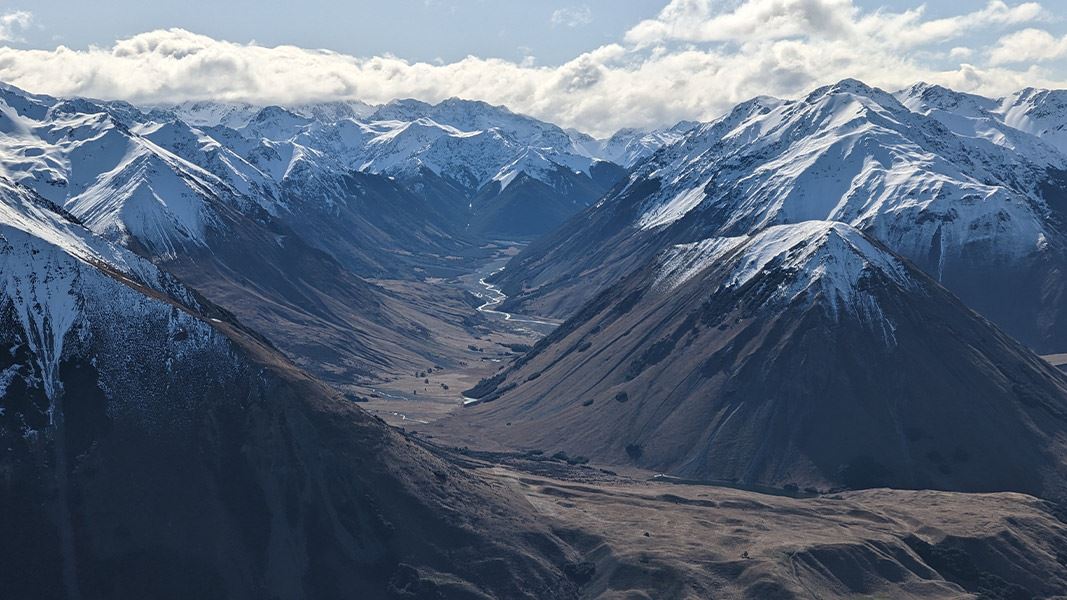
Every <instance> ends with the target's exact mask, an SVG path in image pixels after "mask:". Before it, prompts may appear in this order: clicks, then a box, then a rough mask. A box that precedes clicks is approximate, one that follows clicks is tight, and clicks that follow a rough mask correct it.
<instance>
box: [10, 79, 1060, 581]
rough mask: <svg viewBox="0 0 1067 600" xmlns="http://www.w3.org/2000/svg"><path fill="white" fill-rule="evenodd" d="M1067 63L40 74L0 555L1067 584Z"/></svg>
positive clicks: (348, 570) (89, 561)
mask: <svg viewBox="0 0 1067 600" xmlns="http://www.w3.org/2000/svg"><path fill="white" fill-rule="evenodd" d="M1058 98H1059V97H1058V96H1055V95H1049V94H1035V93H1032V90H1031V91H1020V92H1018V93H1015V94H1011V95H1008V96H1005V97H1003V98H997V99H992V98H982V97H977V96H973V95H969V94H963V93H959V92H954V91H952V90H948V89H946V88H941V87H937V86H931V85H926V84H917V85H914V86H911V87H908V88H905V89H902V90H899V91H897V92H892V93H890V92H886V91H884V90H882V89H879V88H876V87H872V86H869V85H867V84H865V83H863V82H860V81H858V80H854V79H845V80H841V81H839V82H838V83H836V84H831V85H824V86H821V87H818V88H815V89H813V90H810V91H808V92H807V94H806V95H804V96H802V97H798V98H795V99H777V98H771V97H767V96H760V97H757V98H753V99H751V100H748V101H746V102H742V103H740V104H737V105H736V106H734V107H733V108H732V109H731V110H730V111H728V112H727V113H726V114H724V115H722V116H721V117H719V118H716V119H714V120H712V121H709V122H704V123H697V122H692V121H682V122H679V123H677V124H676V125H673V126H669V127H662V128H658V129H648V130H639V129H623V130H620V131H618V132H617V133H615V134H614V135H611V136H610V137H605V138H601V139H597V138H594V137H592V136H589V135H587V134H584V133H582V132H580V131H577V130H573V129H563V128H562V127H560V126H557V125H555V124H553V123H549V122H546V121H540V120H538V119H534V118H532V117H529V116H526V115H522V114H518V113H515V112H512V111H511V110H509V109H508V108H506V107H503V106H494V105H491V104H488V103H485V102H479V101H470V100H462V99H458V98H447V99H444V100H441V101H439V102H437V103H427V102H422V101H419V100H414V99H396V100H392V101H390V102H387V103H385V104H382V105H379V106H372V105H369V104H363V103H355V102H353V103H332V104H331V103H324V104H298V105H293V106H277V105H269V106H252V105H243V104H235V103H224V102H219V103H211V102H194V103H170V104H159V105H152V106H135V105H133V104H128V103H125V102H121V101H104V100H93V99H87V98H58V97H52V96H47V95H39V94H32V93H29V92H25V91H23V90H19V89H18V88H14V87H11V86H0V133H3V135H2V136H0V167H2V169H3V170H2V172H0V301H2V302H0V324H2V325H3V327H0V342H3V343H2V344H0V444H2V445H0V449H2V450H3V452H2V453H0V501H2V502H3V505H4V506H5V507H10V510H8V511H0V533H3V534H4V535H2V536H0V564H5V565H7V564H12V565H14V566H15V568H13V569H5V570H4V571H3V572H0V596H3V597H7V596H9V595H10V596H11V597H44V598H75V597H86V598H108V597H205V598H250V599H251V598H259V597H274V596H276V597H279V598H285V599H288V598H305V597H307V598H316V599H317V598H323V599H331V600H332V599H333V598H344V597H352V596H355V597H368V598H379V597H381V598H390V599H404V600H420V599H422V598H432V599H441V598H445V599H453V598H455V599H460V600H468V599H470V600H473V599H478V600H486V599H494V600H512V599H519V600H540V599H542V598H553V599H556V598H560V599H578V598H583V599H584V598H590V599H591V598H610V599H615V598H620V599H621V598H686V599H689V598H707V597H724V598H824V597H827V598H828V597H878V598H881V597H892V598H898V597H899V598H982V599H987V598H989V599H1003V600H1008V599H1011V600H1014V599H1016V598H1020V599H1021V598H1030V597H1062V596H1067V577H1065V576H1063V572H1064V569H1065V568H1067V508H1065V507H1067V375H1065V374H1064V372H1063V366H1064V364H1065V355H1064V354H1062V352H1064V351H1065V350H1067V310H1065V308H1064V306H1065V304H1064V303H1063V298H1064V297H1067V296H1065V295H1067V277H1065V275H1064V274H1065V273H1067V223H1065V222H1064V220H1063V217H1062V214H1061V213H1062V207H1061V203H1062V201H1063V198H1065V197H1067V196H1065V194H1067V184H1065V183H1064V182H1065V181H1067V179H1064V178H1063V177H1062V173H1063V172H1067V154H1064V151H1063V149H1062V148H1061V147H1060V146H1059V145H1058V144H1060V143H1061V142H1062V140H1061V136H1060V135H1059V134H1058V133H1057V131H1059V129H1055V130H1054V129H1053V126H1056V127H1058V126H1060V125H1062V122H1063V121H1064V120H1065V119H1067V110H1065V111H1063V114H1062V115H1061V116H1060V117H1056V116H1055V115H1056V114H1058V113H1057V112H1056V111H1057V110H1059V107H1061V105H1064V106H1067V104H1063V103H1061V102H1060V101H1059V99H1058ZM1050 114H1052V115H1053V117H1049V115H1050ZM1056 119H1059V121H1057V120H1056ZM1050 120H1051V122H1052V123H1053V126H1048V125H1046V123H1047V122H1049V121H1050ZM1057 123H1058V124H1059V125H1057ZM1039 353H1040V354H1039ZM40 565H47V567H40ZM8 589H11V590H14V591H15V592H14V593H13V594H5V593H3V592H5V591H7V590H8ZM160 590H166V591H165V592H161V591H160ZM267 592H269V593H267Z"/></svg>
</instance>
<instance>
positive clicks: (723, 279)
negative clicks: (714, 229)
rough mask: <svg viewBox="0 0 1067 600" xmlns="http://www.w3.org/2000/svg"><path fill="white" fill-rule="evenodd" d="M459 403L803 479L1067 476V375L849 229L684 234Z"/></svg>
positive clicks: (589, 443)
mask: <svg viewBox="0 0 1067 600" xmlns="http://www.w3.org/2000/svg"><path fill="white" fill-rule="evenodd" d="M466 395H467V396H471V397H476V398H481V400H482V401H481V403H480V404H479V405H476V406H474V407H472V408H470V409H469V410H465V411H463V412H462V413H461V414H459V415H458V416H457V417H455V418H456V419H459V420H463V421H467V422H470V423H472V424H475V425H477V426H481V427H485V428H487V429H488V430H490V431H496V432H498V435H499V436H501V438H502V439H505V438H506V439H507V440H508V441H509V442H510V443H518V444H520V445H521V446H522V447H523V448H529V449H539V450H543V451H545V452H546V453H548V454H552V453H555V452H557V451H563V452H565V453H566V454H568V455H569V456H572V457H573V456H584V457H588V458H591V459H594V460H600V461H608V462H612V463H616V464H635V465H639V466H641V467H644V468H648V469H651V470H655V471H660V472H666V473H670V474H674V475H680V476H684V477H691V478H697V479H705V480H718V481H726V482H732V483H738V484H745V485H762V486H772V487H777V488H783V487H792V488H793V489H797V488H800V489H803V488H811V489H818V490H827V489H835V488H842V487H847V488H864V487H882V486H888V487H897V488H919V489H947V490H960V491H972V492H975V491H1020V492H1025V493H1030V494H1037V495H1045V496H1051V497H1060V496H1062V495H1063V494H1064V492H1065V491H1067V487H1065V483H1067V472H1065V471H1064V468H1063V465H1064V456H1065V454H1064V452H1065V451H1067V447H1065V446H1064V444H1065V442H1067V380H1065V379H1064V378H1063V376H1062V374H1061V373H1059V372H1058V371H1056V370H1055V369H1053V368H1052V367H1051V366H1050V365H1048V364H1046V363H1045V362H1044V361H1042V360H1041V359H1040V358H1038V357H1037V356H1035V355H1034V354H1032V353H1031V352H1030V351H1028V350H1026V349H1025V348H1023V347H1022V346H1020V345H1019V344H1018V343H1016V342H1015V341H1014V340H1012V339H1011V338H1009V337H1008V336H1006V335H1004V334H1003V333H1001V332H1000V331H999V330H997V329H996V328H995V327H993V326H992V325H991V324H989V323H988V322H987V321H985V320H983V319H982V318H980V317H978V316H977V315H975V314H974V313H972V312H971V311H969V310H968V309H967V308H965V307H964V306H963V305H961V304H960V303H959V301H958V300H956V299H955V298H954V297H953V296H952V295H951V294H950V293H948V292H947V291H946V290H945V289H944V288H942V287H941V286H940V285H938V284H937V283H936V282H935V281H933V280H932V279H930V278H929V277H927V276H926V275H924V274H922V273H921V272H919V271H918V270H916V269H915V268H914V267H913V266H911V265H909V264H908V263H906V262H905V261H903V260H902V259H900V258H898V257H897V256H895V255H894V254H892V253H891V252H890V251H888V250H887V249H886V248H885V247H884V246H882V245H881V244H879V243H877V242H873V241H871V239H870V238H868V237H866V236H865V235H864V234H862V233H861V232H859V231H858V230H856V229H854V228H852V227H851V226H849V225H846V224H843V223H839V222H827V221H808V222H801V223H798V224H793V225H777V226H771V227H769V228H766V229H763V230H761V231H760V232H759V233H757V234H755V235H753V236H741V237H725V238H709V239H707V240H703V241H701V242H697V243H693V244H686V245H680V246H675V247H673V248H672V249H670V250H669V251H667V252H666V253H665V254H664V255H662V256H661V257H660V258H659V259H657V260H656V261H653V262H652V263H651V264H649V265H646V266H645V267H643V268H641V269H639V270H638V271H637V272H636V273H635V274H633V275H631V276H629V277H627V278H625V279H624V280H623V281H622V282H621V283H619V284H617V285H616V286H613V287H611V288H609V289H608V290H607V291H605V292H603V293H602V294H600V295H598V296H597V297H596V298H595V299H594V300H593V301H591V302H590V303H589V304H587V305H586V306H585V307H583V308H582V309H581V310H580V311H579V312H578V313H577V314H576V315H575V316H574V317H572V318H571V319H570V320H569V321H567V322H566V323H565V324H564V325H563V326H561V327H560V328H559V329H558V330H557V331H556V332H554V333H553V334H552V335H550V336H549V337H548V338H546V340H545V341H544V342H542V343H541V344H539V345H538V346H537V347H536V348H535V350H534V351H533V352H531V353H530V354H528V355H526V356H524V357H523V358H522V359H520V360H518V361H517V362H516V363H514V364H513V366H511V367H510V368H509V369H508V370H506V371H504V372H502V373H501V374H500V375H499V376H497V377H494V378H493V379H491V380H487V381H485V382H483V384H481V385H479V386H478V387H476V388H475V389H473V390H470V391H468V392H466Z"/></svg>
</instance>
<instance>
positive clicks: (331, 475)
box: [0, 267, 575, 599]
mask: <svg viewBox="0 0 1067 600" xmlns="http://www.w3.org/2000/svg"><path fill="white" fill-rule="evenodd" d="M83 268H85V269H88V267H83ZM90 273H91V271H89V270H87V271H86V272H85V273H84V275H83V277H86V278H88V277H94V276H95V275H91V274H90ZM101 277H105V278H104V279H102V280H101V281H102V282H103V283H100V284H99V285H100V286H102V287H101V288H94V289H103V290H105V291H106V294H104V297H106V298H107V301H106V302H105V301H103V300H102V299H101V297H93V296H89V295H84V296H83V299H82V301H81V302H82V304H81V310H82V311H84V312H83V314H84V315H85V318H84V319H81V320H79V321H78V324H77V325H76V326H75V327H74V328H73V329H72V330H71V331H70V332H69V333H68V334H67V335H66V336H65V344H64V348H63V354H62V361H61V363H60V366H59V369H58V375H57V383H58V387H57V390H58V391H57V392H56V393H54V394H53V395H52V396H51V397H49V395H48V394H47V393H46V391H45V388H44V386H43V384H42V379H43V378H44V377H46V376H47V375H46V374H45V373H43V372H42V370H41V367H40V366H39V365H40V364H42V362H41V360H40V357H37V356H35V355H34V354H33V352H31V351H30V350H28V345H27V343H26V340H27V336H28V335H29V334H28V333H27V332H26V331H25V330H24V329H23V327H22V325H21V323H20V321H19V320H18V318H16V316H15V314H14V313H13V311H12V308H11V307H12V305H11V304H10V303H6V304H5V305H4V309H3V310H4V311H5V312H4V315H3V318H4V322H3V327H0V346H2V347H3V348H4V350H3V351H0V366H2V367H3V369H4V371H3V372H4V373H5V375H4V377H5V381H7V386H6V388H5V393H4V394H3V397H2V401H0V407H2V408H3V410H2V411H0V449H2V454H0V504H2V506H3V507H4V510H3V511H0V561H3V563H4V564H5V565H7V567H5V569H3V572H2V573H0V590H3V595H4V596H5V597H13V598H21V597H34V598H64V597H66V598H70V597H81V598H126V597H153V598H189V597H197V598H264V597H275V598H348V597H360V598H386V597H400V598H404V597H419V598H422V597H442V598H453V597H454V598H464V597H477V598H485V597H492V598H530V599H534V598H543V597H562V598H567V597H573V596H574V595H575V585H574V583H572V582H571V580H570V579H568V577H567V576H566V575H565V574H564V572H563V568H564V567H565V566H566V565H568V564H570V563H571V562H574V561H573V558H572V557H571V556H570V554H571V551H570V550H569V549H567V547H566V546H565V545H564V544H563V543H562V542H560V541H559V540H557V539H556V538H555V537H554V536H553V535H552V534H551V533H550V532H549V531H548V530H547V528H545V527H543V526H542V525H540V524H539V523H538V522H537V521H536V520H535V519H534V518H533V517H532V515H531V514H529V513H527V512H526V510H525V509H524V508H523V507H522V506H521V505H514V503H513V499H512V498H511V497H510V496H509V495H508V494H507V493H505V492H503V491H501V490H498V489H493V488H489V487H488V486H485V485H484V484H482V483H479V482H477V481H475V480H474V479H473V478H471V477H470V476H469V475H467V474H466V473H465V472H463V471H462V470H461V469H459V468H457V467H455V466H454V465H452V464H449V463H447V462H444V461H442V460H441V459H439V458H437V457H435V456H433V455H432V454H430V453H428V452H426V451H424V450H423V449H422V448H421V447H419V446H417V445H416V444H414V443H412V442H411V441H409V440H408V439H406V438H404V437H402V436H400V435H398V434H396V433H394V432H392V431H391V430H390V429H389V428H388V427H386V426H385V425H384V424H382V423H381V422H379V421H378V420H376V419H374V418H372V417H370V416H369V415H367V414H366V413H365V412H363V411H362V410H360V409H359V408H357V407H355V406H354V405H353V404H352V403H350V402H348V401H345V400H344V399H342V398H339V397H337V396H336V395H335V394H333V393H332V392H330V391H328V390H327V389H326V388H325V387H324V386H322V385H321V384H319V383H317V382H316V381H314V380H312V379H311V378H309V377H308V376H306V375H304V374H303V373H301V372H300V371H298V370H296V369H295V368H294V367H292V366H291V365H290V363H288V362H287V361H286V360H285V359H284V358H281V356H280V355H279V354H278V353H277V351H276V350H274V349H273V348H271V347H270V346H268V345H267V344H266V343H265V342H263V341H262V340H261V339H260V338H258V337H256V336H255V335H254V334H251V333H250V332H248V331H247V330H245V329H243V328H242V327H241V326H240V325H237V324H236V323H235V322H232V321H230V320H228V317H226V315H225V313H222V312H221V311H217V310H216V309H213V308H210V307H205V308H195V307H190V306H187V305H184V304H182V303H180V302H178V301H175V300H173V299H170V298H167V297H165V296H159V295H158V294H157V295H156V296H155V297H151V298H150V297H146V296H143V295H141V293H140V292H135V291H134V290H132V289H130V288H128V287H126V285H124V284H122V283H119V282H118V281H112V282H111V283H107V281H108V280H107V279H106V276H101ZM205 306H206V305H205ZM131 307H132V308H131ZM207 314H210V315H213V316H212V317H208V316H206V315H207ZM209 318H210V319H212V322H213V325H208V323H207V322H206V321H207V320H208V319H209ZM48 327H50V325H48V324H45V325H44V328H45V329H47V328H48Z"/></svg>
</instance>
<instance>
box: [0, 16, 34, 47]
mask: <svg viewBox="0 0 1067 600" xmlns="http://www.w3.org/2000/svg"><path fill="white" fill-rule="evenodd" d="M32 21H33V14H32V13H30V12H28V11H25V10H16V11H13V12H9V13H5V14H2V15H0V42H13V41H18V39H19V32H20V31H22V30H23V29H26V28H27V27H29V25H30V23H31V22H32Z"/></svg>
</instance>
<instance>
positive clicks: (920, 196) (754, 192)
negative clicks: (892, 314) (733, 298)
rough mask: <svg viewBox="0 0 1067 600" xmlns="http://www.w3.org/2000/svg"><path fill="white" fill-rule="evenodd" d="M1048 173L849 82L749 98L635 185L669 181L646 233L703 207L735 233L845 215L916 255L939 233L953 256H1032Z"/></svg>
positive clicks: (654, 199)
mask: <svg viewBox="0 0 1067 600" xmlns="http://www.w3.org/2000/svg"><path fill="white" fill-rule="evenodd" d="M1023 135H1025V134H1022V133H1020V134H1019V136H1023ZM1031 146H1032V147H1035V148H1039V149H1041V148H1046V147H1045V146H1044V145H1042V144H1039V143H1034V144H1031ZM1019 147H1021V146H1017V147H1016V148H1019ZM1043 156H1045V157H1046V158H1047V155H1043ZM1047 163H1048V160H1045V161H1043V164H1047ZM1041 168H1042V167H1040V166H1039V163H1038V162H1036V160H1029V159H1028V157H1025V156H1019V155H1016V154H1014V153H1007V152H1005V151H1004V150H1003V149H1002V148H1000V147H999V146H997V145H995V144H990V143H988V141H987V140H986V139H984V138H981V139H977V140H976V139H970V138H965V137H962V136H957V135H953V134H952V133H951V132H950V131H948V130H947V129H946V128H945V127H944V126H943V125H941V124H940V123H939V122H937V121H936V120H934V119H929V118H926V117H924V116H922V115H920V114H916V113H913V112H911V111H910V110H908V109H907V108H906V107H905V106H903V105H901V104H900V103H899V102H898V101H897V100H896V99H895V98H894V97H892V96H890V95H889V94H886V93H885V92H882V91H880V90H875V89H872V88H869V87H867V86H865V85H863V84H862V83H860V82H857V81H851V80H847V81H844V82H841V83H840V84H837V85H835V86H828V87H825V88H821V89H819V90H816V91H815V92H812V93H811V94H810V95H809V96H808V97H807V98H805V99H804V100H801V101H777V100H768V99H763V98H757V99H755V100H752V101H750V102H747V103H744V104H742V105H740V106H738V107H737V108H736V109H734V111H733V112H731V113H730V114H729V115H727V116H725V117H723V118H722V119H720V120H718V121H716V122H713V123H710V124H707V125H704V126H702V127H701V128H699V129H698V130H696V131H694V132H693V133H692V134H691V135H689V136H688V137H687V138H686V139H684V140H683V141H681V142H678V143H676V144H674V145H673V146H670V147H668V148H666V149H665V150H664V151H662V152H661V153H660V154H657V155H656V156H655V157H654V158H653V159H651V160H649V161H648V162H646V163H644V164H643V165H642V166H641V167H639V168H638V170H637V171H636V173H635V174H634V176H633V177H632V181H634V182H637V181H640V180H643V179H645V178H660V179H661V180H662V186H661V188H660V190H659V191H657V192H656V193H655V194H653V195H652V196H651V197H650V198H649V199H648V200H647V201H646V203H645V205H644V208H643V210H642V213H641V215H640V216H639V218H638V220H637V222H636V225H637V226H638V227H639V228H643V229H653V228H659V227H663V226H667V225H671V224H673V223H675V222H677V221H679V220H681V219H683V218H684V217H686V216H687V215H689V214H690V213H691V212H693V211H697V210H699V211H702V212H708V211H712V212H714V213H715V214H716V215H718V217H717V219H720V220H721V222H719V223H718V224H717V225H716V229H718V230H720V231H726V232H729V231H754V230H758V229H761V228H763V227H766V226H769V225H773V224H778V223H794V222H799V221H806V220H812V219H817V220H835V221H844V222H847V223H851V224H853V225H855V226H857V227H859V228H861V229H864V230H868V231H873V232H874V233H875V236H876V237H878V238H879V239H881V240H883V241H885V242H886V243H888V244H889V245H890V246H891V247H892V248H894V249H895V250H897V251H898V252H901V253H903V254H905V255H908V256H919V255H923V254H924V253H926V252H928V251H929V249H930V247H931V246H930V245H931V241H932V240H934V239H935V238H938V239H940V240H941V245H942V247H943V248H944V251H945V252H946V253H956V254H958V253H959V252H960V251H961V249H962V248H963V247H964V246H967V245H969V244H973V243H988V244H990V245H992V246H994V247H996V249H997V251H998V252H999V253H1001V254H1003V255H1005V256H1022V255H1027V254H1030V253H1033V252H1034V251H1036V250H1038V249H1039V248H1040V246H1041V244H1042V242H1043V239H1044V238H1043V233H1044V228H1045V222H1044V215H1043V208H1042V207H1041V206H1040V200H1039V199H1038V197H1037V194H1036V187H1037V186H1036V183H1035V182H1036V181H1038V180H1039V175H1040V174H1041V170H1040V169H1041Z"/></svg>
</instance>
